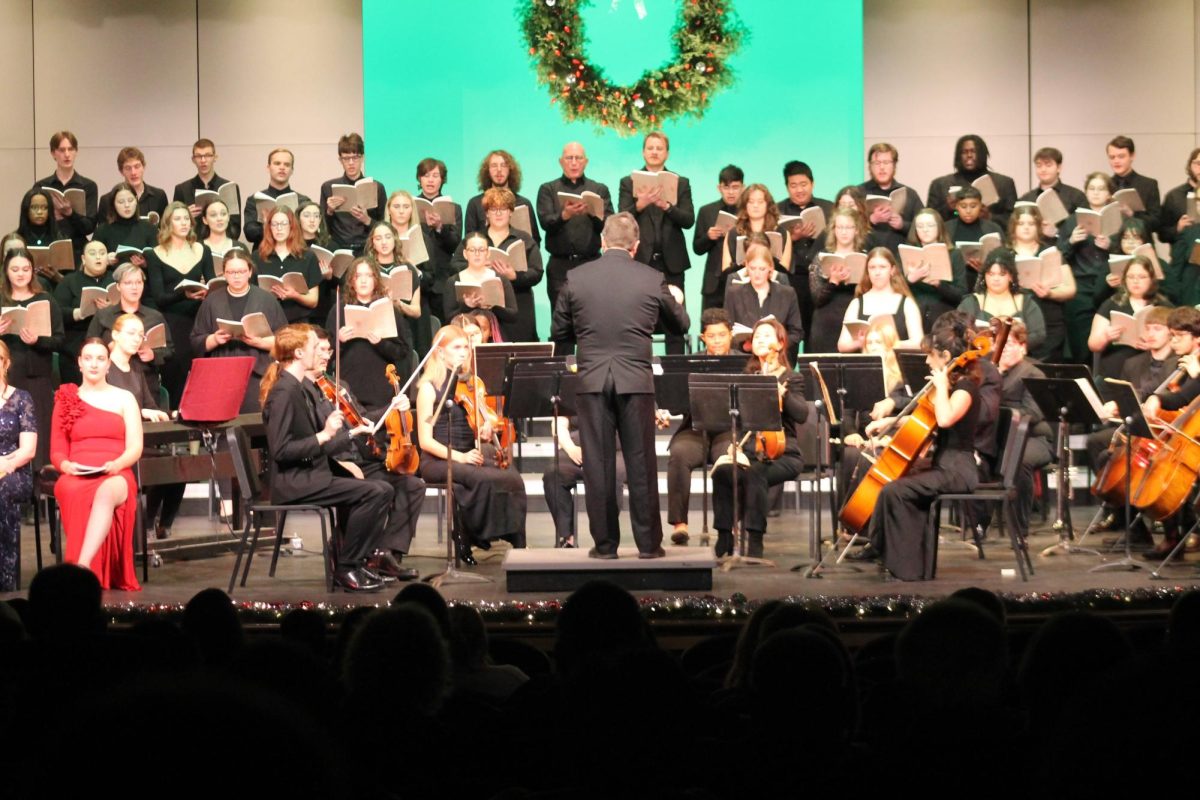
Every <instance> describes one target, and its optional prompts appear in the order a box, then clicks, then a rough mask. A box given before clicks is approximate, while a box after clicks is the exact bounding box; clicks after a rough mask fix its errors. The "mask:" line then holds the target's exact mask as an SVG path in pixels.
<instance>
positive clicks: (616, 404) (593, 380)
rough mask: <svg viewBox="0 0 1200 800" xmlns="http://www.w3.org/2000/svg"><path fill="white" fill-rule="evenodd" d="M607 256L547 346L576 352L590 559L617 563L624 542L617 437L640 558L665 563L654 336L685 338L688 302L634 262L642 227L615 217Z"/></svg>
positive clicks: (567, 289) (564, 298) (578, 274)
mask: <svg viewBox="0 0 1200 800" xmlns="http://www.w3.org/2000/svg"><path fill="white" fill-rule="evenodd" d="M600 242H601V248H602V250H603V255H601V256H600V258H598V259H596V260H595V261H591V262H589V263H586V264H582V265H580V266H578V267H576V268H575V269H573V270H571V272H570V273H569V274H568V276H567V282H566V285H565V286H564V287H563V289H562V292H561V293H560V294H559V296H558V301H557V303H556V304H555V307H554V320H553V324H552V325H551V329H550V338H551V339H552V340H553V341H555V342H570V341H572V340H574V341H576V342H577V343H578V357H577V361H578V365H579V383H578V388H577V390H576V391H577V395H578V398H579V428H580V430H579V433H580V444H581V446H582V449H583V485H584V487H585V490H586V493H587V513H588V526H589V528H590V530H591V533H592V539H593V540H594V541H595V543H596V544H595V546H594V547H593V548H592V549H591V550H589V551H588V556H590V557H591V558H608V559H611V558H616V557H617V545H618V544H619V543H620V540H621V529H620V526H619V521H618V507H617V472H616V436H617V435H620V437H621V450H622V452H623V454H624V458H625V469H626V473H627V476H628V484H629V516H630V522H631V524H632V526H633V539H634V541H635V542H636V543H637V548H638V557H639V558H661V557H662V556H663V555H664V552H663V548H662V536H663V535H662V519H661V518H660V516H659V511H658V468H657V462H656V457H655V452H654V376H653V373H652V371H651V360H650V359H651V349H650V336H651V334H652V333H653V332H654V328H655V325H656V324H657V323H658V321H659V319H661V320H662V325H663V330H665V331H667V332H668V333H673V334H683V333H686V332H687V329H688V325H689V320H688V315H687V312H686V311H684V309H683V293H682V292H681V291H680V290H679V289H678V288H677V287H674V286H670V285H669V284H667V282H666V281H665V280H664V278H663V273H661V272H659V271H658V270H656V269H654V268H653V267H649V266H647V265H645V264H642V263H640V262H638V261H635V260H634V258H633V257H634V254H635V253H636V252H637V248H638V224H637V220H636V219H634V217H633V215H632V214H629V213H628V212H623V213H620V214H614V215H612V216H611V217H609V218H608V219H607V220H606V221H605V223H604V230H603V232H602V233H601V235H600Z"/></svg>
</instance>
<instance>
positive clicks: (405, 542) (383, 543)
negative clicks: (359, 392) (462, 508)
mask: <svg viewBox="0 0 1200 800" xmlns="http://www.w3.org/2000/svg"><path fill="white" fill-rule="evenodd" d="M313 332H314V333H316V335H317V353H316V361H315V363H314V364H313V370H312V373H311V374H310V375H309V377H310V378H312V379H313V380H314V381H315V380H316V379H317V378H319V377H321V376H323V375H325V370H326V369H327V368H328V367H329V362H330V360H331V359H332V358H333V344H332V342H331V341H330V336H329V333H328V332H327V331H326V330H325V329H324V328H318V327H317V326H316V325H314V326H313ZM342 388H343V389H345V390H346V391H347V392H350V388H349V387H348V386H343V387H342ZM313 395H314V397H316V398H317V399H316V404H317V414H318V416H320V417H321V418H322V419H324V418H325V417H326V416H327V415H328V414H329V412H331V411H332V410H333V407H332V405H331V404H330V403H329V401H328V400H327V399H326V398H325V396H324V395H323V394H321V393H320V392H314V393H313ZM351 397H352V398H353V393H351ZM396 402H397V405H396V408H398V409H399V410H400V411H407V410H408V409H409V407H410V405H409V402H408V398H407V397H406V396H403V395H401V396H400V397H398V398H396ZM374 421H376V420H372V422H374ZM383 433H384V429H383V428H382V427H381V428H380V429H379V432H378V433H377V434H376V437H377V438H379V439H380V443H381V444H383V442H382V437H383ZM332 455H333V457H334V458H336V459H337V460H338V461H340V462H342V463H343V465H345V464H347V463H349V464H352V465H355V466H357V467H358V470H359V471H360V472H361V473H362V477H363V478H365V479H367V480H376V481H383V482H384V483H386V484H388V485H389V486H391V487H392V489H393V497H392V506H391V509H390V510H389V512H388V520H387V525H385V526H384V529H383V536H382V537H381V538H380V540H379V547H378V548H377V549H376V550H375V552H374V553H373V554H372V555H371V557H370V558H369V559H368V560H367V566H368V567H369V568H370V569H371V571H372V572H375V573H377V574H379V575H381V576H383V577H385V578H395V579H396V580H401V581H411V580H415V579H416V578H417V577H418V575H417V571H416V570H415V569H411V568H409V567H405V566H404V565H403V563H402V562H403V561H404V557H405V556H406V555H408V550H409V547H410V545H411V544H412V540H413V536H415V535H416V532H417V518H418V517H420V516H421V506H422V505H423V504H424V503H425V481H423V480H421V478H420V477H419V476H417V475H404V474H399V473H395V472H389V471H388V470H387V469H386V467H384V463H383V461H382V460H381V459H379V458H378V457H377V456H375V455H374V454H373V453H372V452H371V451H370V448H368V447H366V446H364V444H363V441H362V437H354V438H352V439H350V440H349V441H347V442H346V444H345V445H344V447H343V448H342V449H341V450H339V451H338V452H336V453H333V454H332Z"/></svg>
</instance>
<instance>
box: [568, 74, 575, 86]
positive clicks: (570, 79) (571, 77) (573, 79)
mask: <svg viewBox="0 0 1200 800" xmlns="http://www.w3.org/2000/svg"><path fill="white" fill-rule="evenodd" d="M576 80H577V78H576V77H575V76H574V75H568V76H567V83H568V84H573V83H575V81H576Z"/></svg>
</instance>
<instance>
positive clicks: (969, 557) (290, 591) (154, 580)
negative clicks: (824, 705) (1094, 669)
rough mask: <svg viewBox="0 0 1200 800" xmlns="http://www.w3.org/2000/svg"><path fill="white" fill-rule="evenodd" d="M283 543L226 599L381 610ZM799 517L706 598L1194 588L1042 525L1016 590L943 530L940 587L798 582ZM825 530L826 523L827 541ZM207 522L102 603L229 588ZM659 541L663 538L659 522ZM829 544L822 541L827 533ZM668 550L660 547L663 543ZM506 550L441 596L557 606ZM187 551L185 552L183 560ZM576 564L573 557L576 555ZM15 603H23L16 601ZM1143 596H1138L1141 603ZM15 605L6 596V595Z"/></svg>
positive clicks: (1194, 561)
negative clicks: (507, 570)
mask: <svg viewBox="0 0 1200 800" xmlns="http://www.w3.org/2000/svg"><path fill="white" fill-rule="evenodd" d="M1090 512H1091V509H1088V508H1077V509H1075V513H1076V517H1077V519H1078V520H1080V522H1078V523H1077V524H1078V525H1079V526H1080V527H1082V526H1083V525H1085V524H1086V522H1087V520H1088V519H1090V518H1091V513H1090ZM579 519H580V525H581V527H582V528H584V529H585V532H584V534H583V537H582V538H583V540H584V542H585V546H586V543H587V542H588V541H589V539H590V537H589V536H588V535H587V533H586V516H585V515H584V514H582V513H581V514H580V517H579ZM699 522H700V514H699V512H697V511H693V512H692V523H693V526H694V528H693V530H694V531H696V532H698V531H699V529H700V524H699ZM622 525H623V533H624V537H625V539H624V542H625V544H631V542H632V539H631V536H630V534H629V530H628V517H627V515H625V514H623V515H622ZM288 528H289V535H299V536H301V537H302V539H303V540H304V547H303V549H301V550H299V551H296V552H295V553H294V554H292V555H285V556H282V557H281V558H280V562H279V568H278V572H277V574H276V577H275V578H270V577H268V576H267V569H268V564H269V561H270V551H269V550H267V549H263V548H260V553H259V555H258V556H256V557H255V560H254V565H253V570H252V572H251V575H250V579H249V581H248V583H247V586H246V588H244V589H240V588H239V589H237V590H236V591H235V592H234V598H235V599H237V600H238V601H241V602H256V603H266V604H279V605H281V606H289V605H298V604H302V603H324V604H329V605H334V606H349V605H360V604H370V605H374V604H379V603H383V602H386V601H387V600H389V599H390V598H391V597H392V596H393V594H394V592H393V591H386V592H383V593H377V594H345V593H340V592H338V593H333V594H330V593H328V592H326V591H325V588H324V584H323V576H322V568H321V559H320V555H319V546H320V536H319V533H318V530H317V527H316V523H315V520H313V519H311V518H309V519H305V517H303V516H300V517H297V518H296V519H295V520H294V521H293V520H289V524H288ZM807 528H808V514H807V512H803V513H796V512H794V511H784V512H783V514H782V516H780V517H778V518H775V519H772V520H771V521H770V530H769V532H768V534H767V540H766V554H767V556H768V557H769V558H772V559H774V560H775V562H776V565H777V566H775V567H773V568H772V567H754V568H741V569H737V570H733V571H731V572H722V571H721V570H719V569H718V570H716V571H714V574H713V588H712V591H711V592H708V593H705V594H706V595H711V596H712V597H714V598H717V599H718V600H727V599H730V598H737V599H738V600H740V599H741V598H742V597H743V596H744V597H745V598H746V599H748V600H750V601H755V600H763V599H768V598H795V599H802V598H807V599H811V600H814V601H816V602H818V603H820V604H823V605H826V606H833V605H835V604H837V603H839V602H845V599H846V598H913V599H922V598H924V599H933V598H937V597H941V596H945V595H948V594H950V593H951V592H953V591H955V590H957V589H960V588H963V587H967V586H980V587H983V588H986V589H990V590H992V591H995V592H998V593H1001V594H1004V595H1008V596H1013V597H1018V598H1020V597H1026V598H1028V597H1034V596H1039V597H1049V596H1053V595H1057V594H1060V593H1061V594H1068V595H1070V594H1079V593H1085V592H1088V591H1102V592H1112V593H1113V594H1114V595H1116V596H1118V597H1119V596H1120V595H1121V593H1123V592H1133V591H1135V590H1146V591H1151V592H1164V593H1167V592H1171V591H1181V590H1184V589H1187V588H1190V587H1193V586H1200V572H1198V568H1200V554H1188V555H1187V556H1186V558H1185V559H1184V560H1183V561H1182V562H1176V564H1174V565H1172V566H1170V567H1168V568H1167V569H1166V570H1164V571H1163V575H1164V577H1165V580H1155V579H1153V578H1152V577H1151V576H1150V572H1151V569H1153V568H1155V567H1157V563H1154V564H1151V563H1150V562H1145V561H1143V560H1142V559H1141V558H1139V557H1138V556H1137V554H1136V553H1135V560H1136V561H1138V562H1139V563H1141V564H1145V565H1146V567H1145V568H1143V569H1139V570H1134V571H1128V570H1115V571H1103V572H1092V571H1090V570H1091V569H1092V568H1093V567H1095V566H1097V565H1099V564H1102V563H1111V562H1114V561H1118V560H1119V559H1120V558H1121V557H1122V555H1123V554H1122V553H1121V552H1113V553H1109V554H1105V555H1103V556H1101V557H1097V556H1091V555H1070V556H1064V555H1054V556H1039V555H1038V554H1039V553H1040V552H1041V550H1042V549H1043V548H1045V547H1048V546H1050V545H1052V544H1054V543H1055V542H1056V541H1057V534H1056V533H1055V532H1053V531H1052V530H1051V529H1050V526H1049V525H1048V524H1047V525H1037V524H1036V522H1035V527H1034V530H1033V532H1032V535H1031V538H1030V548H1031V551H1032V552H1033V553H1034V567H1035V570H1036V574H1035V575H1034V576H1032V577H1031V579H1030V580H1029V581H1028V582H1027V583H1022V582H1021V580H1020V579H1019V577H1016V576H1015V575H1013V571H1015V570H1014V568H1015V562H1014V558H1013V554H1012V551H1011V550H1010V549H1009V548H1008V547H1007V542H1006V541H1004V542H1002V541H1000V540H999V539H998V538H995V536H994V535H993V537H992V538H990V539H989V540H988V541H987V543H986V546H985V554H986V558H985V559H983V560H981V559H979V557H978V556H977V554H976V553H975V551H974V550H972V549H968V548H967V547H965V546H963V545H962V544H961V543H959V536H958V532H957V531H956V530H951V529H948V528H947V529H945V530H944V532H943V544H942V546H941V548H940V553H939V566H938V577H937V579H936V580H934V581H928V582H918V583H901V582H896V581H884V580H883V578H882V576H881V575H880V573H879V571H878V568H876V567H875V566H874V565H871V564H865V565H861V566H860V567H858V569H857V570H845V571H841V570H839V571H828V572H826V573H825V575H824V577H821V578H816V579H813V578H806V577H804V575H803V573H801V572H793V571H791V569H790V568H791V567H793V566H796V565H799V564H806V563H810V562H809V560H808V530H807ZM827 529H828V525H827V524H826V530H827ZM221 530H222V529H221V528H219V527H218V526H217V525H216V524H215V523H213V522H210V521H208V520H207V519H203V518H195V517H190V518H181V519H180V520H179V521H178V523H177V525H176V530H175V536H174V537H172V539H171V540H169V541H170V543H171V545H172V546H174V547H178V546H179V544H180V543H186V542H189V541H194V542H197V543H199V542H204V541H208V542H213V541H216V542H218V543H217V544H209V545H207V546H203V547H183V548H180V549H178V550H176V551H175V552H168V551H167V550H165V549H164V556H165V558H164V561H163V564H162V565H161V566H159V567H154V568H152V569H151V570H150V579H149V581H147V582H146V584H145V586H144V588H143V591H141V592H108V593H106V596H105V602H106V603H108V604H110V605H117V606H120V605H126V604H135V605H138V606H142V605H147V604H166V605H179V604H183V603H185V602H187V600H188V599H189V598H191V597H192V596H193V595H194V594H195V593H196V592H198V591H199V590H201V589H204V588H206V587H210V586H215V587H220V588H222V589H224V588H226V587H227V586H228V583H229V574H230V571H231V569H232V566H233V560H234V556H233V553H232V549H231V548H227V547H226V546H225V544H224V539H225V538H226V537H227V534H222V533H221ZM664 530H669V528H668V526H667V525H666V523H665V521H664ZM696 532H694V533H693V534H692V541H691V543H690V546H691V547H698V546H699V542H698V538H699V537H698V535H697V533H696ZM527 535H528V540H529V546H530V547H538V548H548V547H550V546H551V543H552V539H553V527H552V523H551V521H550V517H549V515H548V514H546V513H545V512H531V513H530V514H529V518H528V525H527ZM826 535H828V534H826ZM1114 536H1115V534H1113V533H1103V534H1097V533H1093V534H1092V535H1091V536H1089V538H1088V541H1087V542H1086V543H1085V544H1087V545H1089V546H1092V547H1095V548H1097V549H1101V550H1103V549H1104V546H1103V540H1104V539H1106V538H1107V539H1111V538H1112V537H1114ZM667 545H668V546H669V542H668V543H667ZM507 548H508V545H507V544H505V543H503V542H500V543H497V544H496V545H494V546H493V548H492V550H491V551H488V552H482V551H478V550H477V551H476V557H477V558H478V559H479V562H480V563H479V566H478V567H475V568H472V569H471V570H470V571H472V572H474V573H476V574H478V575H482V576H485V577H487V578H490V579H491V580H490V581H489V582H486V583H469V584H456V585H448V586H445V587H443V589H442V591H443V594H445V595H446V596H447V598H449V599H451V600H457V601H469V602H473V603H484V604H504V603H512V602H514V601H524V602H536V601H543V600H553V599H561V598H562V597H563V596H564V595H565V594H566V593H565V592H564V593H520V594H513V593H509V592H507V591H506V590H505V579H504V577H505V576H504V573H503V570H502V569H501V566H500V565H501V562H502V561H503V558H504V553H505V552H506V550H507ZM22 551H23V552H22V563H23V565H24V568H25V571H24V574H23V579H22V587H23V589H24V588H25V587H27V586H28V582H29V579H30V578H31V577H32V573H33V566H34V564H35V560H34V547H33V531H32V528H30V527H28V526H27V527H26V528H25V529H24V530H23V532H22ZM189 551H190V552H189ZM581 555H582V554H581ZM43 557H44V558H47V559H49V563H53V556H51V555H50V554H49V553H44V554H43ZM445 562H446V557H445V548H444V546H439V545H438V544H437V542H436V517H435V515H434V514H433V513H432V512H429V513H427V514H426V515H424V516H423V517H422V521H421V527H420V531H419V534H418V538H417V542H416V546H415V548H414V551H413V553H412V554H410V556H409V558H408V559H406V561H405V563H406V564H407V565H409V566H412V567H415V568H416V569H418V570H419V571H420V573H421V575H422V577H424V576H427V575H430V574H433V573H436V572H439V571H440V570H441V569H442V568H443V567H444V566H445ZM18 594H23V591H22V592H21V593H18ZM636 594H638V595H639V596H641V597H651V598H654V597H659V598H661V597H671V596H673V593H670V592H654V591H646V592H637V593H636ZM1142 594H1144V592H1143V593H1142ZM7 596H10V597H11V596H15V595H7Z"/></svg>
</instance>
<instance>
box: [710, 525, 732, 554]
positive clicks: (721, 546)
mask: <svg viewBox="0 0 1200 800" xmlns="http://www.w3.org/2000/svg"><path fill="white" fill-rule="evenodd" d="M713 552H714V553H715V554H716V556H717V558H721V557H722V556H731V555H733V531H722V530H718V531H717V546H716V547H715V548H713Z"/></svg>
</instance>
